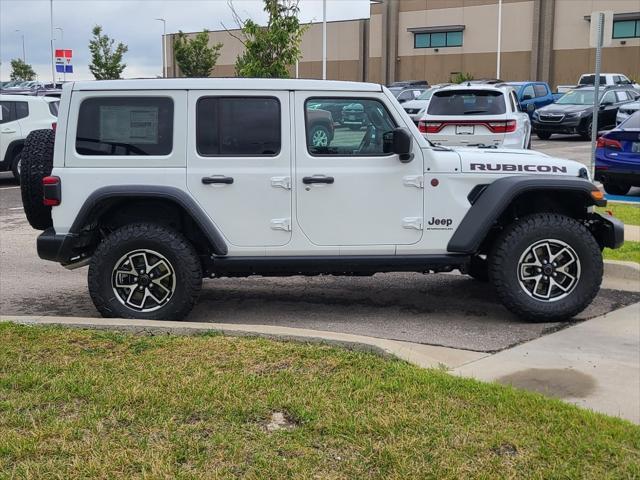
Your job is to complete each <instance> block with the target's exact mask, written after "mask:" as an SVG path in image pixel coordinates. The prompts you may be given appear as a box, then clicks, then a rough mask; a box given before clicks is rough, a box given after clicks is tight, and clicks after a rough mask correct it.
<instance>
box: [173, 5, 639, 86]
mask: <svg viewBox="0 0 640 480" xmlns="http://www.w3.org/2000/svg"><path fill="white" fill-rule="evenodd" d="M334 5H335V4H334ZM370 9H371V12H370V18H364V19H356V20H345V21H337V22H328V23H327V78H328V79H334V80H356V81H371V82H376V83H385V84H389V83H391V82H393V81H397V80H427V81H429V83H431V84H435V83H440V82H447V81H448V80H449V78H450V77H451V76H453V75H455V74H457V73H469V74H471V75H473V76H474V78H476V79H478V78H495V77H496V73H497V56H498V54H497V52H498V17H499V15H498V12H499V2H498V0H381V1H371V7H370ZM603 10H610V11H613V14H614V15H613V32H612V34H611V39H610V40H611V41H610V43H609V45H608V46H607V47H606V48H604V49H603V54H602V71H606V72H616V73H623V74H625V75H627V76H629V77H632V78H634V79H635V80H636V81H640V0H502V12H501V16H502V29H501V42H500V45H501V48H500V50H501V54H500V78H502V79H505V80H542V81H547V82H549V84H550V85H551V86H552V88H555V87H556V86H557V85H559V84H560V85H561V84H575V83H576V82H577V80H578V77H579V76H580V75H581V74H582V73H586V72H593V71H594V69H595V49H594V48H591V47H590V45H589V32H590V16H591V13H592V12H593V11H603ZM232 34H233V35H232ZM190 35H191V34H190ZM193 35H195V33H193ZM234 35H235V36H238V35H241V33H240V32H238V31H231V32H227V31H225V30H222V31H213V32H210V33H209V38H210V44H216V43H218V42H220V43H222V44H223V48H222V50H221V52H220V57H219V59H218V63H217V65H216V67H215V68H214V70H213V72H212V76H215V77H229V76H234V75H235V70H234V64H235V60H236V58H237V56H238V54H240V53H241V52H242V48H243V47H242V43H241V42H240V41H239V40H238V39H237V38H235V37H234ZM174 38H175V34H171V35H167V38H166V50H167V55H166V58H167V59H168V60H167V65H165V73H166V75H167V76H180V71H179V68H177V67H176V65H175V62H174V60H173V50H172V45H173V41H174ZM296 74H297V75H298V76H299V77H300V78H321V77H322V24H321V23H313V24H311V25H309V28H308V30H307V31H306V33H305V35H304V39H303V42H302V59H301V60H300V62H299V64H298V65H297V68H295V69H294V68H292V71H291V75H292V76H293V77H295V76H296Z"/></svg>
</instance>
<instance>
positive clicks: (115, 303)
mask: <svg viewBox="0 0 640 480" xmlns="http://www.w3.org/2000/svg"><path fill="white" fill-rule="evenodd" d="M142 249H144V250H151V251H155V252H157V253H159V254H161V255H163V256H164V257H165V258H166V259H167V260H168V262H169V263H170V264H171V267H172V268H173V271H174V274H175V290H174V292H173V295H172V296H171V297H169V299H168V300H167V302H166V304H164V305H162V306H161V307H160V308H159V309H158V310H154V311H150V312H142V311H138V310H135V309H134V308H131V307H129V306H127V305H125V304H124V303H123V302H122V301H120V300H119V298H118V296H117V294H116V293H115V292H114V289H113V288H112V277H113V270H114V267H115V266H116V264H117V263H118V261H119V260H120V259H121V258H122V257H123V256H124V255H126V254H127V253H129V252H133V251H136V250H142ZM88 283H89V294H90V295H91V299H92V300H93V303H94V305H95V306H96V308H97V309H98V311H99V312H100V314H101V315H102V316H103V317H107V318H114V317H116V318H136V319H150V320H182V319H184V318H185V317H186V316H187V315H188V314H189V312H190V311H191V309H192V308H193V306H194V305H195V303H196V300H197V299H198V296H199V295H200V290H201V288H202V265H201V263H200V259H199V258H198V255H197V253H196V251H195V249H194V248H193V245H191V243H190V242H189V241H188V240H187V239H186V238H185V237H184V236H183V235H182V234H180V233H179V232H177V231H175V230H173V229H171V228H168V227H165V226H161V225H157V224H153V223H135V224H130V225H125V226H124V227H121V228H119V229H118V230H116V231H114V232H113V233H111V234H110V235H109V236H108V237H106V238H105V239H104V240H102V242H101V243H100V245H99V246H98V248H97V249H96V251H95V252H94V254H93V257H92V258H91V262H90V264H89V274H88Z"/></svg>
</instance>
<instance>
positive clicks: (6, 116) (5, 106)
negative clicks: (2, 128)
mask: <svg viewBox="0 0 640 480" xmlns="http://www.w3.org/2000/svg"><path fill="white" fill-rule="evenodd" d="M11 107H12V102H0V109H1V110H2V115H0V123H7V122H12V121H14V120H15V116H14V115H13V113H12V108H11Z"/></svg>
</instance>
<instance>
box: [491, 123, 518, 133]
mask: <svg viewBox="0 0 640 480" xmlns="http://www.w3.org/2000/svg"><path fill="white" fill-rule="evenodd" d="M486 125H487V127H488V128H489V130H491V131H492V132H493V133H511V132H515V131H516V121H515V120H500V121H497V122H488V123H487V124H486Z"/></svg>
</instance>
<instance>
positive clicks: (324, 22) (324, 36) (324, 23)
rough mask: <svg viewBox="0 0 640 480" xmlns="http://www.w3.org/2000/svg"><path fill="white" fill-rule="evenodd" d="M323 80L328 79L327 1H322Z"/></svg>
mask: <svg viewBox="0 0 640 480" xmlns="http://www.w3.org/2000/svg"><path fill="white" fill-rule="evenodd" d="M322 79H323V80H326V79H327V0H322Z"/></svg>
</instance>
